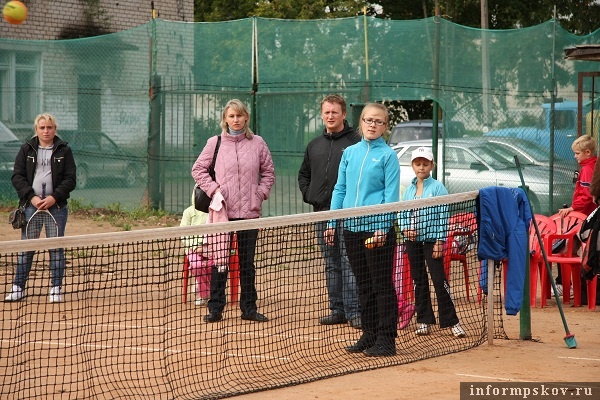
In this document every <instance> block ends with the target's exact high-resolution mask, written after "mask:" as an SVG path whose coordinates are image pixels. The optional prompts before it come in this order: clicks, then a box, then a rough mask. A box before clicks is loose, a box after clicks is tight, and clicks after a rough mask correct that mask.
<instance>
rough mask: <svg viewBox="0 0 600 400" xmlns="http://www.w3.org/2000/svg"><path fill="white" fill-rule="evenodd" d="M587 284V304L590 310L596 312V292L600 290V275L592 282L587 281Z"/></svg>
mask: <svg viewBox="0 0 600 400" xmlns="http://www.w3.org/2000/svg"><path fill="white" fill-rule="evenodd" d="M586 284H587V302H588V310H592V311H594V310H596V290H597V288H598V275H596V276H594V279H592V280H591V281H586Z"/></svg>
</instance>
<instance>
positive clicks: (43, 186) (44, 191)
mask: <svg viewBox="0 0 600 400" xmlns="http://www.w3.org/2000/svg"><path fill="white" fill-rule="evenodd" d="M45 198H46V183H42V200H44V199H45Z"/></svg>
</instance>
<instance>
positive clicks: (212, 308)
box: [192, 99, 275, 322]
mask: <svg viewBox="0 0 600 400" xmlns="http://www.w3.org/2000/svg"><path fill="white" fill-rule="evenodd" d="M249 121H250V114H249V112H248V109H247V108H246V106H245V105H244V104H243V103H242V102H241V101H240V100H237V99H234V100H230V101H229V102H228V103H227V104H226V105H225V108H224V109H223V115H222V118H221V127H222V128H223V130H222V132H221V145H220V147H219V151H218V154H217V159H216V161H215V165H214V169H215V180H214V181H213V180H212V178H211V177H210V175H209V173H208V168H209V167H210V165H211V163H212V159H213V155H214V152H215V147H216V144H217V136H214V137H212V138H210V139H208V141H207V143H206V146H204V149H203V150H202V152H201V153H200V155H199V156H198V159H197V160H196V162H195V163H194V166H193V167H192V176H193V178H194V180H195V181H196V183H197V184H198V185H199V186H200V187H201V188H202V190H204V191H205V192H206V194H208V195H209V196H211V197H213V196H215V195H217V194H218V195H219V197H220V196H222V197H223V201H224V203H225V206H226V209H227V210H226V211H227V217H228V218H229V220H230V221H237V220H243V219H253V218H259V217H260V216H261V205H262V202H263V201H264V200H266V199H267V198H268V197H269V193H270V192H271V187H272V186H273V184H274V183H275V169H274V167H273V159H272V158H271V152H270V151H269V148H268V147H267V144H266V143H265V141H264V140H263V138H261V137H260V136H257V135H255V134H254V133H253V132H252V131H251V130H250V128H249V126H248V123H249ZM257 238H258V229H250V230H246V231H239V232H237V240H238V254H239V263H240V286H241V296H240V309H241V311H242V319H244V320H249V321H257V322H266V321H268V319H267V317H265V316H264V315H263V314H260V313H259V312H258V311H257V306H256V300H257V298H258V295H257V292H256V286H255V279H256V272H255V271H256V268H255V266H254V253H255V248H256V240H257ZM213 261H214V263H215V265H214V267H213V269H212V276H211V283H210V300H209V301H208V311H209V314H208V315H205V316H204V321H206V322H218V321H220V320H222V319H223V316H222V314H223V310H224V308H225V304H226V297H225V286H226V283H227V272H228V270H227V267H226V263H227V260H224V259H214V260H213Z"/></svg>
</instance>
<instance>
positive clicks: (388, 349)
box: [363, 341, 396, 357]
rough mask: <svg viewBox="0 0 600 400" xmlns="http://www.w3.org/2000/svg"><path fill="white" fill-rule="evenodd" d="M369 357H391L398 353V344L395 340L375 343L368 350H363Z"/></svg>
mask: <svg viewBox="0 0 600 400" xmlns="http://www.w3.org/2000/svg"><path fill="white" fill-rule="evenodd" d="M363 353H364V354H365V355H366V356H369V357H389V356H395V355H396V344H395V343H394V341H391V342H389V343H379V342H378V343H375V344H374V345H373V346H371V347H369V348H368V349H367V350H365V351H363Z"/></svg>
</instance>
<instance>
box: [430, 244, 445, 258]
mask: <svg viewBox="0 0 600 400" xmlns="http://www.w3.org/2000/svg"><path fill="white" fill-rule="evenodd" d="M443 255H444V242H443V241H441V240H438V241H437V242H435V244H434V245H433V255H432V257H433V258H441V257H442V256H443Z"/></svg>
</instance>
